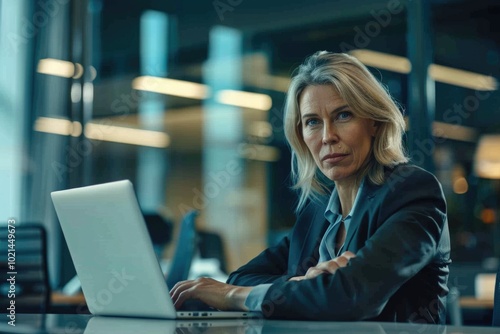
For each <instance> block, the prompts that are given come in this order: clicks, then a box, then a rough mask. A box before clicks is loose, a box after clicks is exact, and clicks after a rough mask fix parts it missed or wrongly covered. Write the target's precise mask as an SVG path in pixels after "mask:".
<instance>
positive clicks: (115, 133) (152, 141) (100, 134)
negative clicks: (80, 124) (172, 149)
mask: <svg viewBox="0 0 500 334" xmlns="http://www.w3.org/2000/svg"><path fill="white" fill-rule="evenodd" d="M85 136H86V137H87V138H90V139H95V140H102V141H110V142H115V143H123V144H131V145H139V146H150V147H158V148H164V147H168V145H169V144H170V137H169V136H168V135H167V134H166V133H164V132H159V131H150V130H142V129H134V128H125V127H121V126H114V125H106V124H96V123H89V124H87V125H86V126H85Z"/></svg>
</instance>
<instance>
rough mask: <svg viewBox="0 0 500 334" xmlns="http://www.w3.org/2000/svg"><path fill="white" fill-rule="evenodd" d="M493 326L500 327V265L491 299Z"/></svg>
mask: <svg viewBox="0 0 500 334" xmlns="http://www.w3.org/2000/svg"><path fill="white" fill-rule="evenodd" d="M493 326H499V327H500V265H499V266H498V272H497V278H496V283H495V296H494V299H493Z"/></svg>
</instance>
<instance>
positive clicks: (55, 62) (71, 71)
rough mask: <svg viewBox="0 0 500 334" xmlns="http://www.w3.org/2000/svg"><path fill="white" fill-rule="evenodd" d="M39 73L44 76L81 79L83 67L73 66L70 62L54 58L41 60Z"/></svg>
mask: <svg viewBox="0 0 500 334" xmlns="http://www.w3.org/2000/svg"><path fill="white" fill-rule="evenodd" d="M37 72H38V73H42V74H48V75H54V76H57V77H63V78H72V77H74V76H78V77H81V76H82V74H83V67H82V65H80V64H76V65H75V64H73V63H72V62H70V61H66V60H59V59H53V58H45V59H40V61H39V62H38V67H37Z"/></svg>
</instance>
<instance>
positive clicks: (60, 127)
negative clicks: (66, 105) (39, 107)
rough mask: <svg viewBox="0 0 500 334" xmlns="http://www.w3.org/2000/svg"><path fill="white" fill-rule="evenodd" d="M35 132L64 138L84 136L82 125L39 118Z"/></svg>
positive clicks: (59, 119)
mask: <svg viewBox="0 0 500 334" xmlns="http://www.w3.org/2000/svg"><path fill="white" fill-rule="evenodd" d="M34 130H35V131H38V132H45V133H52V134H56V135H62V136H69V135H71V136H73V137H78V136H80V135H81V134H82V124H81V123H80V122H71V121H69V120H67V119H62V118H50V117H38V119H37V120H36V121H35V125H34Z"/></svg>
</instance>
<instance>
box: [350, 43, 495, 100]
mask: <svg viewBox="0 0 500 334" xmlns="http://www.w3.org/2000/svg"><path fill="white" fill-rule="evenodd" d="M350 54H351V55H353V56H354V57H356V58H358V59H359V60H360V61H361V62H362V63H363V64H365V65H368V66H373V67H377V68H380V69H383V70H388V71H393V72H397V73H405V74H407V73H410V72H411V68H412V66H411V62H410V60H409V59H408V58H406V57H401V56H395V55H391V54H388V53H383V52H376V51H372V50H366V49H359V50H353V51H351V52H350ZM429 76H430V77H431V78H432V79H433V80H435V81H438V82H443V83H447V84H450V85H455V86H459V87H465V88H470V89H475V90H487V91H489V90H496V89H498V82H497V80H496V79H495V78H494V77H492V76H489V75H484V74H479V73H474V72H469V71H464V70H460V69H456V68H452V67H447V66H442V65H437V64H431V65H429Z"/></svg>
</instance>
